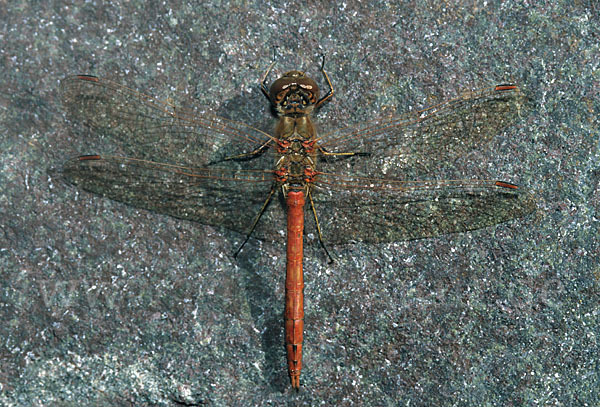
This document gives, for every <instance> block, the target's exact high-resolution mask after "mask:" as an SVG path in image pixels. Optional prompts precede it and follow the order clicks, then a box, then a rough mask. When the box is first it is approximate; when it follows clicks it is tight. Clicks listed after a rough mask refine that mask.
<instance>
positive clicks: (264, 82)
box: [260, 61, 275, 103]
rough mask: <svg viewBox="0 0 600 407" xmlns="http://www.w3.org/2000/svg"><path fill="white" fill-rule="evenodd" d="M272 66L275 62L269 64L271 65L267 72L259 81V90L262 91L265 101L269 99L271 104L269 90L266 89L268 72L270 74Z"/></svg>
mask: <svg viewBox="0 0 600 407" xmlns="http://www.w3.org/2000/svg"><path fill="white" fill-rule="evenodd" d="M273 66H275V61H273V62H271V65H269V67H268V68H267V71H266V72H265V74H264V75H263V76H262V78H261V80H260V90H262V93H264V95H265V96H266V97H267V99H269V102H271V103H273V101H272V100H271V96H270V95H269V88H268V87H267V76H269V72H271V69H273Z"/></svg>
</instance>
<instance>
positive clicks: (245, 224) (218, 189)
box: [62, 156, 285, 238]
mask: <svg viewBox="0 0 600 407" xmlns="http://www.w3.org/2000/svg"><path fill="white" fill-rule="evenodd" d="M62 174H63V176H64V177H65V178H66V180H67V181H69V182H70V183H72V184H75V185H77V186H78V187H80V188H82V189H84V190H86V191H89V192H93V193H96V194H99V195H102V196H105V197H108V198H111V199H114V200H116V201H120V202H124V203H127V204H130V205H132V206H135V207H138V208H144V209H148V210H152V211H155V212H158V213H162V214H167V215H171V216H174V217H177V218H181V219H187V220H193V221H198V222H201V223H204V224H208V225H214V226H223V227H225V228H228V229H231V230H234V231H237V232H240V233H247V232H248V230H249V229H250V226H251V225H252V221H253V220H254V218H255V216H256V214H257V213H258V212H259V210H260V208H261V207H262V205H263V203H264V201H265V199H266V197H267V196H268V195H269V191H270V189H271V187H272V185H273V175H272V172H270V171H237V170H231V169H219V168H210V169H207V168H190V167H183V166H177V165H167V164H162V163H155V162H150V161H145V160H139V159H132V158H124V157H115V156H102V157H101V156H82V157H78V158H74V159H72V160H69V161H67V162H66V163H65V164H64V166H63V169H62ZM273 208H275V209H276V205H271V208H270V209H271V210H270V211H269V212H268V213H267V214H266V216H265V218H268V219H267V221H262V222H260V223H259V227H258V228H257V230H256V234H253V237H257V238H272V236H273V233H275V232H276V231H279V230H285V223H284V222H285V216H284V215H283V212H281V213H278V212H277V211H276V210H273Z"/></svg>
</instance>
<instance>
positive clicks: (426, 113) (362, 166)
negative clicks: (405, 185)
mask: <svg viewBox="0 0 600 407" xmlns="http://www.w3.org/2000/svg"><path fill="white" fill-rule="evenodd" d="M527 102H528V101H527V99H526V97H525V96H524V95H523V93H522V92H521V91H520V90H519V88H518V87H517V86H516V85H498V86H495V87H491V88H487V89H482V90H478V91H474V92H468V93H464V94H462V95H461V96H459V97H457V98H455V99H452V100H449V101H447V102H444V103H441V104H439V105H436V106H433V107H430V108H428V109H425V110H421V111H418V112H415V113H409V114H406V115H403V116H399V117H383V118H379V119H376V120H373V121H369V122H365V123H362V124H358V125H356V126H350V127H347V128H343V129H340V130H337V131H334V132H332V133H329V134H325V135H324V136H322V137H321V138H320V139H319V142H318V144H319V146H320V147H322V148H323V149H324V150H325V151H326V152H329V153H349V152H350V153H364V154H363V155H361V156H354V157H344V156H338V157H335V156H323V155H322V156H321V157H322V160H321V162H320V163H319V169H321V170H323V171H324V172H334V168H337V167H339V166H340V164H339V163H340V161H343V162H344V166H345V167H346V168H350V169H351V170H352V171H353V173H354V174H356V175H361V176H364V177H379V178H380V177H391V178H403V177H406V176H407V175H410V176H415V175H422V174H429V173H432V172H434V171H435V170H436V169H438V168H443V167H444V166H448V165H450V164H451V163H452V162H453V161H454V160H455V159H456V158H458V157H460V156H462V155H464V154H466V153H467V152H469V151H471V150H473V149H474V148H475V147H481V146H482V145H483V144H485V143H487V142H488V141H489V140H491V139H492V138H493V137H494V136H496V135H497V134H498V133H499V132H500V130H501V129H503V128H504V127H506V126H508V125H510V124H512V123H514V122H515V121H516V120H517V118H518V116H519V115H520V114H525V111H526V110H528V109H529V107H530V106H529V105H528V103H527ZM365 155H366V156H367V157H365Z"/></svg>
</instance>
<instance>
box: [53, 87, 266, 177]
mask: <svg viewBox="0 0 600 407" xmlns="http://www.w3.org/2000/svg"><path fill="white" fill-rule="evenodd" d="M61 95H62V100H63V104H64V106H65V108H66V110H67V113H68V115H69V117H70V118H71V119H74V120H75V121H77V122H80V123H82V124H84V125H86V126H88V127H90V128H91V129H92V130H94V133H95V134H96V135H98V136H105V137H110V143H107V144H108V145H107V146H106V147H107V148H110V149H111V150H109V151H107V152H108V153H111V154H115V155H117V154H118V155H123V156H131V157H136V158H140V159H147V160H153V161H160V162H166V163H170V164H177V163H181V161H182V159H181V157H185V159H186V162H187V163H193V165H196V166H203V165H204V164H208V163H211V162H215V161H219V160H222V159H223V158H226V157H231V156H235V155H238V154H243V153H248V152H251V151H254V150H256V149H257V148H259V147H260V146H261V145H263V144H264V143H266V142H269V140H271V139H272V138H271V136H269V135H268V134H266V133H264V132H262V131H260V130H258V129H255V128H253V127H251V126H248V125H245V124H243V123H239V122H236V121H233V120H228V119H224V118H221V117H218V116H214V115H210V114H200V113H198V112H195V111H193V110H190V109H182V108H178V107H176V106H174V105H172V104H170V103H168V102H162V101H159V100H157V99H155V98H153V97H151V96H148V95H145V94H143V93H139V92H137V91H134V90H132V89H129V88H127V87H125V86H122V85H120V84H118V83H115V82H112V81H109V80H107V79H102V78H98V77H95V76H88V75H76V76H71V77H67V78H65V79H63V80H62V81H61Z"/></svg>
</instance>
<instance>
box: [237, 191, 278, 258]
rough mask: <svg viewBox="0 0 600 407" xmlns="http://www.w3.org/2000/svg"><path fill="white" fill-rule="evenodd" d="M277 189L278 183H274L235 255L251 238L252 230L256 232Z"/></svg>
mask: <svg viewBox="0 0 600 407" xmlns="http://www.w3.org/2000/svg"><path fill="white" fill-rule="evenodd" d="M275 190H277V184H274V185H273V187H272V188H271V192H269V196H267V199H266V200H265V203H264V204H263V206H262V208H260V211H259V212H258V215H257V216H256V218H255V219H254V222H253V223H252V227H251V228H250V231H249V232H248V234H247V235H246V239H244V242H243V243H242V244H241V246H240V248H239V249H237V251H236V252H235V253H234V254H233V257H237V255H238V254H240V252H241V251H242V248H243V247H244V245H245V244H246V243H247V242H248V240H249V239H250V236H252V232H254V229H255V228H256V225H257V224H258V221H259V220H260V218H261V217H262V215H263V213H265V210H266V209H267V206H268V205H269V202H271V198H272V197H273V194H274V193H275Z"/></svg>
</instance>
